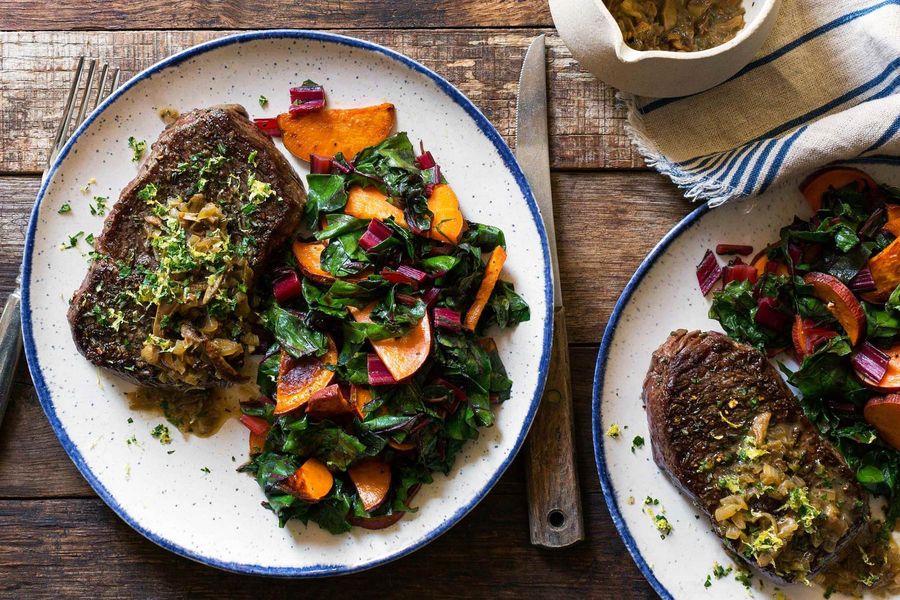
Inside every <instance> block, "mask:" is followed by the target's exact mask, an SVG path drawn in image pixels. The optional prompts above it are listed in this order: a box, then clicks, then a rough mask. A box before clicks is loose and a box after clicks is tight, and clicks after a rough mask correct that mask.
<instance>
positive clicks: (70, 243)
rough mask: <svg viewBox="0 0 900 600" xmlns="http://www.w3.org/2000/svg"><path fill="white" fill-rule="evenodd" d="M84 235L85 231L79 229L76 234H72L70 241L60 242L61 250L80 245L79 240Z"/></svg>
mask: <svg viewBox="0 0 900 600" xmlns="http://www.w3.org/2000/svg"><path fill="white" fill-rule="evenodd" d="M82 237H84V232H83V231H79V232H78V233H76V234H74V235H70V236H69V241H68V242H64V243H62V244H60V246H59V249H60V250H70V249H72V248H74V247H75V246H77V245H78V240H80V239H81V238H82Z"/></svg>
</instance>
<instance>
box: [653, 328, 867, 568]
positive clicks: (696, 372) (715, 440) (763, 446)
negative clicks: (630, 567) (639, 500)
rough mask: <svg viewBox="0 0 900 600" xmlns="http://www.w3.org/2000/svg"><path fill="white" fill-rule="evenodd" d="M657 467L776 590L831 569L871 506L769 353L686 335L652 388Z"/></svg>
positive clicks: (675, 341) (659, 367) (674, 338)
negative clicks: (772, 581) (777, 586)
mask: <svg viewBox="0 0 900 600" xmlns="http://www.w3.org/2000/svg"><path fill="white" fill-rule="evenodd" d="M644 403H645V408H646V411H647V419H648V421H649V425H650V435H651V439H652V443H653V458H654V459H655V461H656V463H657V465H659V467H660V468H661V469H663V471H665V472H666V473H667V474H668V475H669V476H670V477H671V478H672V480H673V481H674V482H675V484H676V485H677V486H678V487H679V488H680V489H681V490H682V491H683V492H684V493H685V494H687V495H688V496H689V497H690V499H691V500H692V501H693V502H694V503H695V504H696V505H697V507H698V508H699V509H700V510H702V511H703V512H704V513H706V515H707V516H708V517H709V518H710V519H711V521H712V523H713V527H714V529H715V531H716V533H717V534H718V535H719V536H721V537H722V538H723V540H724V541H725V543H726V547H728V548H729V549H730V550H731V551H733V553H735V554H737V555H738V556H740V557H741V558H742V559H743V560H745V561H746V562H747V563H748V564H750V565H752V566H755V567H757V568H760V569H762V570H763V572H765V573H766V574H767V575H769V576H770V577H772V578H774V579H776V580H780V581H804V580H806V579H808V578H811V577H812V576H813V575H815V574H816V573H817V572H818V571H820V570H821V569H822V568H823V567H824V566H826V565H827V564H828V563H830V562H831V561H832V560H833V559H835V558H836V557H837V556H838V555H839V554H840V553H841V551H842V549H843V548H844V547H845V546H846V545H847V544H848V543H849V542H850V541H852V540H853V539H854V538H855V536H856V534H857V533H858V532H859V531H860V528H861V527H862V526H863V525H864V523H865V521H866V519H867V517H868V496H867V494H866V493H865V491H864V490H863V489H862V488H861V487H860V485H859V484H858V483H857V482H856V478H855V477H854V475H853V473H852V472H851V470H850V468H849V467H848V466H847V464H846V462H845V461H844V459H843V458H842V457H841V456H840V454H838V452H837V450H835V448H834V447H833V446H832V445H831V444H830V443H828V442H827V441H826V440H825V439H824V438H823V437H822V436H821V435H820V434H819V432H818V431H817V430H816V428H815V426H814V425H813V424H812V423H811V422H810V421H809V420H807V418H806V417H805V416H804V415H803V412H802V409H801V407H800V404H799V402H798V401H797V399H796V398H795V397H794V396H793V394H791V392H790V390H789V389H788V388H787V386H786V385H785V383H784V382H783V381H782V379H781V377H780V376H779V375H778V373H777V372H776V371H775V369H774V368H773V367H772V365H771V364H770V363H769V361H768V360H767V359H766V357H765V356H763V354H761V353H760V352H759V351H757V350H756V349H754V348H752V347H750V346H747V345H744V344H739V343H737V342H735V341H733V340H731V339H729V338H728V337H726V336H724V335H722V334H720V333H702V332H699V331H694V332H690V333H688V332H687V331H684V330H681V331H676V332H674V333H672V334H671V336H670V337H669V339H668V340H666V342H665V343H664V344H663V345H662V346H660V348H659V349H658V350H657V351H656V352H655V353H654V354H653V358H652V361H651V364H650V371H649V372H648V373H647V378H646V379H645V381H644Z"/></svg>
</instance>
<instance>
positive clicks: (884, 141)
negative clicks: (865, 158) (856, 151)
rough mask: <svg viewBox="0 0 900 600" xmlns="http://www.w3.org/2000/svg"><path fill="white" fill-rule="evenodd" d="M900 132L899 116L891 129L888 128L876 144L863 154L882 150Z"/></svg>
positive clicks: (895, 118)
mask: <svg viewBox="0 0 900 600" xmlns="http://www.w3.org/2000/svg"><path fill="white" fill-rule="evenodd" d="M898 130H900V115H897V116H896V117H894V122H893V123H892V124H891V126H890V127H888V128H887V131H885V132H884V133H883V134H882V135H881V137H880V138H878V140H877V141H876V142H875V143H874V144H872V145H871V146H869V147H868V148H866V149H865V150H863V151H862V154H865V153H866V152H871V151H872V150H877V149H879V148H881V147H882V146H884V145H885V144H887V143H888V142H889V141H890V139H891V138H892V137H894V136H895V135H897V131H898Z"/></svg>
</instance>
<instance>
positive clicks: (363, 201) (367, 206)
mask: <svg viewBox="0 0 900 600" xmlns="http://www.w3.org/2000/svg"><path fill="white" fill-rule="evenodd" d="M344 212H345V213H347V214H348V215H350V216H351V217H356V218H357V219H378V220H379V221H386V220H387V218H388V217H394V222H395V223H397V225H400V226H401V227H407V225H406V219H405V218H404V217H403V211H402V210H400V208H399V207H397V206H394V205H393V204H391V203H390V202H388V199H387V196H385V195H384V194H382V193H381V192H379V191H378V190H377V189H376V188H373V187H367V188H364V187H360V186H358V185H355V186H353V187H351V188H350V190H349V191H348V193H347V205H346V206H345V207H344Z"/></svg>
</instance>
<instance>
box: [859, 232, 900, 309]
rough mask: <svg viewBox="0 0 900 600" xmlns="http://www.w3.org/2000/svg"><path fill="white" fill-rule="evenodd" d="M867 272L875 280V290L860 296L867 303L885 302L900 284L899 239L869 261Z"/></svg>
mask: <svg viewBox="0 0 900 600" xmlns="http://www.w3.org/2000/svg"><path fill="white" fill-rule="evenodd" d="M869 270H870V271H872V279H873V280H875V288H876V289H875V290H874V291H871V292H866V293H864V294H861V296H862V298H863V300H868V301H869V302H886V301H887V299H888V298H889V297H890V295H891V292H893V291H894V288H896V287H897V285H898V284H900V237H898V238H897V239H895V240H894V241H893V242H891V243H890V244H888V246H887V248H885V249H884V250H882V251H881V252H879V253H878V254H876V255H875V256H873V257H872V258H870V259H869Z"/></svg>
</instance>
